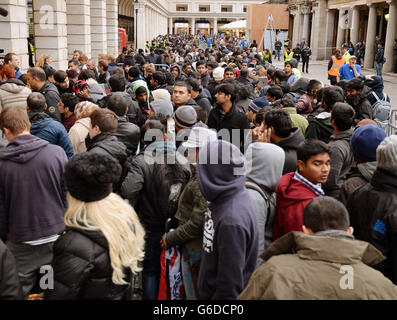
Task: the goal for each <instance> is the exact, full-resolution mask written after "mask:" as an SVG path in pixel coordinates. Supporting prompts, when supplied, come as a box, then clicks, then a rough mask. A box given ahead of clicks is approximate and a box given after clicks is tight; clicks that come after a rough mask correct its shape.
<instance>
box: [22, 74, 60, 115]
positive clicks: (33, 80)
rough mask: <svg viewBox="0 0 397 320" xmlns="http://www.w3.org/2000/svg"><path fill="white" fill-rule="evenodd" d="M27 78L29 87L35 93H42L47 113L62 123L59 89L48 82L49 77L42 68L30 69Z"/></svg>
mask: <svg viewBox="0 0 397 320" xmlns="http://www.w3.org/2000/svg"><path fill="white" fill-rule="evenodd" d="M27 77H28V87H30V88H31V89H32V91H33V92H40V93H42V94H43V95H44V97H45V100H46V103H47V110H46V113H47V114H48V115H49V116H50V117H51V118H53V119H55V120H57V121H59V122H61V119H62V117H61V114H60V113H59V110H58V104H59V99H60V97H59V92H58V89H57V87H56V86H55V85H53V84H52V83H51V82H49V81H47V76H46V74H45V72H44V70H43V69H42V68H40V67H34V68H30V69H29V70H28V72H27Z"/></svg>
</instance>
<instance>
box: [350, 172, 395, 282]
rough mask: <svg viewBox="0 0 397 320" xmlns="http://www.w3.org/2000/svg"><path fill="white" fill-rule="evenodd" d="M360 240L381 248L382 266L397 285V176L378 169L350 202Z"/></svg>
mask: <svg viewBox="0 0 397 320" xmlns="http://www.w3.org/2000/svg"><path fill="white" fill-rule="evenodd" d="M346 208H347V209H348V211H349V214H350V223H351V226H352V227H353V228H354V230H356V231H355V235H356V238H357V239H360V240H363V241H368V242H369V243H371V244H373V245H374V246H375V247H376V248H377V249H379V250H380V251H381V252H382V253H383V254H384V255H385V256H386V258H387V259H386V261H384V263H383V264H382V266H380V267H379V269H380V270H381V271H382V273H383V274H384V275H385V276H386V277H388V278H389V279H390V280H392V281H393V283H395V284H397V241H396V239H397V224H396V221H397V176H396V175H395V173H394V174H393V173H392V172H388V171H385V170H382V169H376V171H375V173H374V175H373V177H372V179H371V182H370V183H367V184H365V185H364V186H362V187H360V188H358V189H356V190H355V191H354V192H353V194H352V195H351V196H350V197H349V199H348V201H347V206H346Z"/></svg>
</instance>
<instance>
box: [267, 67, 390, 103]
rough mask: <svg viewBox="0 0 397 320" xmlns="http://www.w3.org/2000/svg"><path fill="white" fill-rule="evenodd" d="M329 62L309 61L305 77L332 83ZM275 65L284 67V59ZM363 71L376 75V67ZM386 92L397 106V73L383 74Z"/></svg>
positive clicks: (363, 71) (366, 73)
mask: <svg viewBox="0 0 397 320" xmlns="http://www.w3.org/2000/svg"><path fill="white" fill-rule="evenodd" d="M328 62H329V60H323V61H310V62H309V73H302V76H303V77H307V78H309V79H317V80H319V81H322V82H324V83H325V84H330V83H329V80H328ZM273 65H274V66H275V67H278V68H283V67H284V62H283V61H274V60H273ZM298 67H299V70H300V71H302V69H301V68H302V63H299V66H298ZM362 73H363V74H365V75H376V72H375V69H363V70H362ZM383 85H384V87H385V88H384V92H386V93H387V94H388V95H389V97H390V101H391V104H392V108H397V74H395V73H386V74H384V75H383Z"/></svg>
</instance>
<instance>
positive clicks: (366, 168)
mask: <svg viewBox="0 0 397 320" xmlns="http://www.w3.org/2000/svg"><path fill="white" fill-rule="evenodd" d="M376 166H377V162H376V161H374V162H364V163H359V164H357V167H352V168H351V172H350V173H349V174H348V177H347V179H346V180H345V181H344V183H343V185H342V188H341V189H340V193H339V199H338V200H340V201H341V202H342V203H343V204H344V205H345V206H346V204H347V199H348V198H349V196H350V195H351V194H352V193H353V192H354V190H356V189H358V188H359V187H361V186H363V185H365V184H367V183H368V182H370V181H371V179H372V176H373V175H374V172H375V170H376Z"/></svg>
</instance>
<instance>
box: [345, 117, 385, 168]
mask: <svg viewBox="0 0 397 320" xmlns="http://www.w3.org/2000/svg"><path fill="white" fill-rule="evenodd" d="M385 137H386V134H385V132H384V131H383V130H382V129H381V128H379V127H377V126H375V125H373V124H370V125H367V126H362V127H359V128H358V129H356V131H354V133H353V135H352V138H351V140H350V149H351V150H352V152H353V154H354V156H355V157H356V158H357V159H359V160H361V161H363V162H373V161H376V148H377V147H378V146H379V144H380V143H381V142H382V141H383V140H384V139H385Z"/></svg>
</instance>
